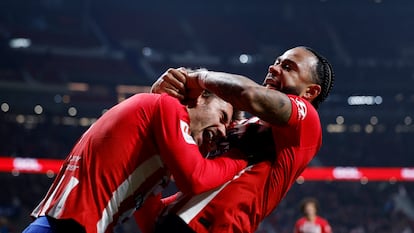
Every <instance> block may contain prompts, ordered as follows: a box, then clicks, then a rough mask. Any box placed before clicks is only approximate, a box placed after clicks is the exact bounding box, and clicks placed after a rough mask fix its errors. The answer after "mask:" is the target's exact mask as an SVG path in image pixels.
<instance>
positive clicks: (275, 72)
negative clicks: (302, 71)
mask: <svg viewBox="0 0 414 233" xmlns="http://www.w3.org/2000/svg"><path fill="white" fill-rule="evenodd" d="M269 73H271V74H273V75H279V74H280V67H279V66H278V65H270V66H269Z"/></svg>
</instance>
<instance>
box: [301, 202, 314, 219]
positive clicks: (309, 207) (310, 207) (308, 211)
mask: <svg viewBox="0 0 414 233" xmlns="http://www.w3.org/2000/svg"><path fill="white" fill-rule="evenodd" d="M304 212H305V215H306V216H315V215H316V206H315V204H314V203H312V202H309V203H308V204H306V205H305V210H304Z"/></svg>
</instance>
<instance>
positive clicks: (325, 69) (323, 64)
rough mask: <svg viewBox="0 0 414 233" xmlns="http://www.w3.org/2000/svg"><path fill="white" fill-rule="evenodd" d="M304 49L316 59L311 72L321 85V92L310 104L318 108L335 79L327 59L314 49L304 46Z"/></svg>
mask: <svg viewBox="0 0 414 233" xmlns="http://www.w3.org/2000/svg"><path fill="white" fill-rule="evenodd" d="M303 48H305V49H306V50H308V51H309V52H311V53H312V54H313V55H315V57H316V58H317V59H318V62H317V64H316V67H315V69H314V72H313V76H314V77H313V78H314V79H315V82H316V83H317V84H319V85H320V86H321V93H320V94H319V95H318V96H317V97H316V98H315V99H314V100H313V101H312V105H313V106H314V107H315V108H316V109H318V108H319V105H320V104H321V103H322V102H323V101H325V99H326V98H327V97H328V95H329V93H330V92H331V90H332V87H333V85H334V81H335V74H334V71H333V68H332V65H331V64H330V63H329V61H328V60H327V59H326V58H325V57H324V56H322V55H320V54H319V53H318V52H316V51H315V50H314V49H312V48H309V47H306V46H304V47H303Z"/></svg>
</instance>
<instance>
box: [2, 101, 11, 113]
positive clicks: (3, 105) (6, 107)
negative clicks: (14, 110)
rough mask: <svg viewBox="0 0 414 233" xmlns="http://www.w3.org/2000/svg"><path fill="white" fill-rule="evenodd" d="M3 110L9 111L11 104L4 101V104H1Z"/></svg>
mask: <svg viewBox="0 0 414 233" xmlns="http://www.w3.org/2000/svg"><path fill="white" fill-rule="evenodd" d="M1 110H2V111H3V112H8V111H9V110H10V106H9V104H7V103H2V104H1Z"/></svg>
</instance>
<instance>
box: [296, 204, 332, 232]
mask: <svg viewBox="0 0 414 233" xmlns="http://www.w3.org/2000/svg"><path fill="white" fill-rule="evenodd" d="M300 210H301V211H302V213H303V215H304V217H302V218H300V219H299V220H298V221H296V224H295V230H294V233H332V228H331V226H330V225H329V223H328V221H326V219H324V218H322V217H320V216H318V215H317V214H318V210H319V203H318V201H317V200H316V199H314V198H307V199H305V200H303V201H302V204H301V206H300Z"/></svg>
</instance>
